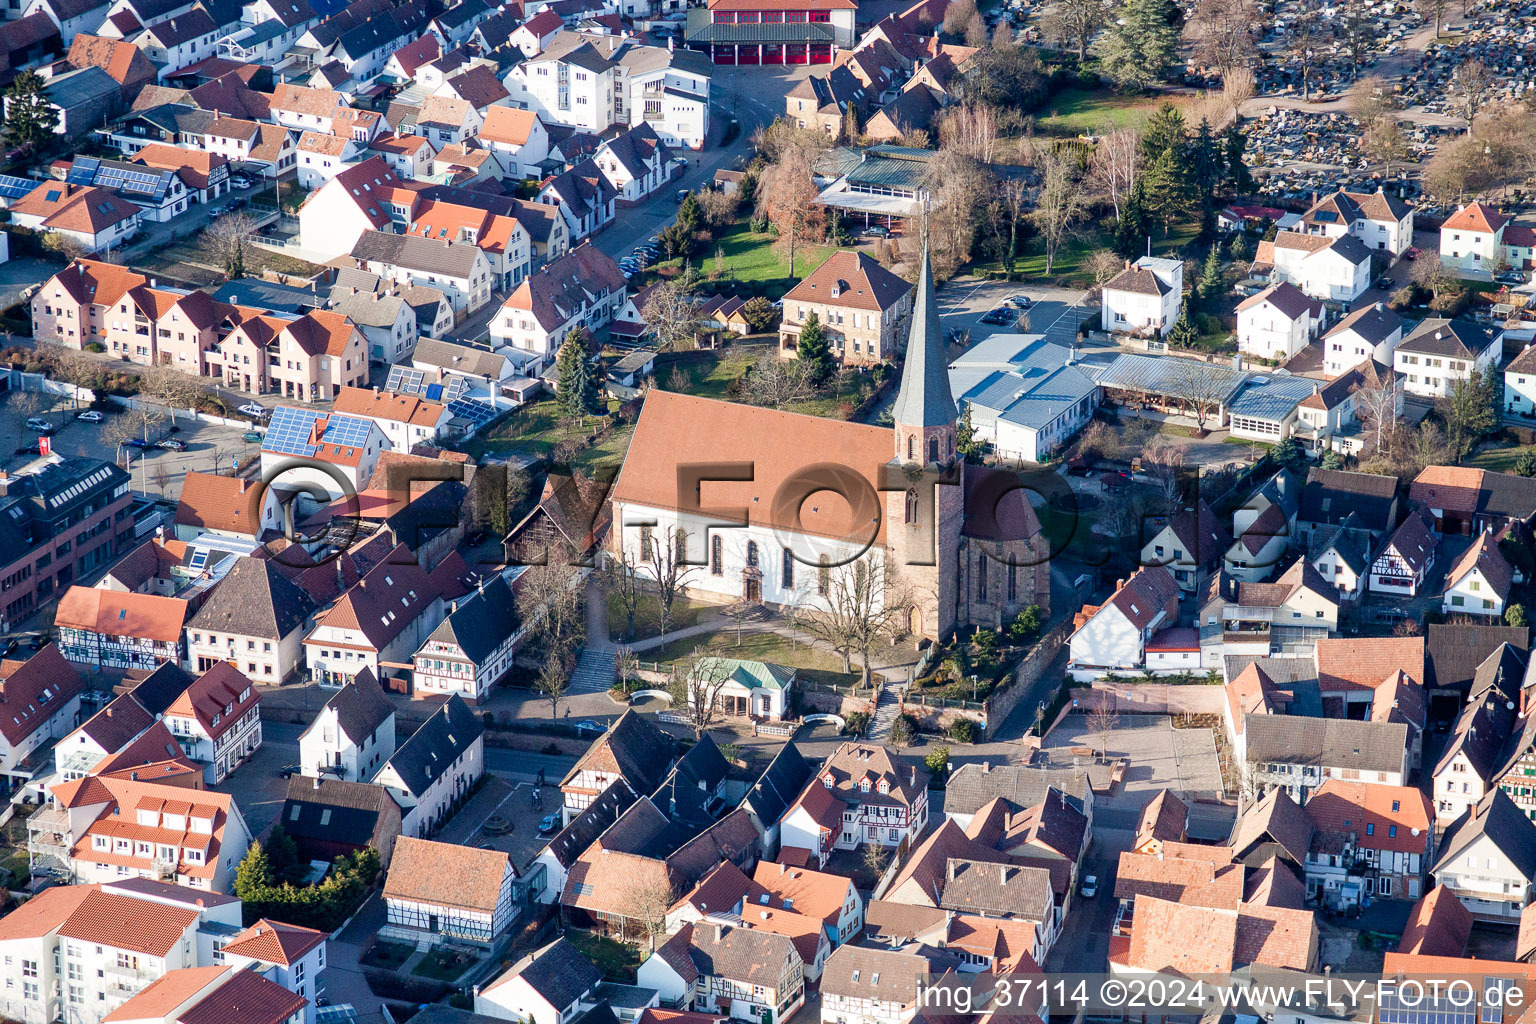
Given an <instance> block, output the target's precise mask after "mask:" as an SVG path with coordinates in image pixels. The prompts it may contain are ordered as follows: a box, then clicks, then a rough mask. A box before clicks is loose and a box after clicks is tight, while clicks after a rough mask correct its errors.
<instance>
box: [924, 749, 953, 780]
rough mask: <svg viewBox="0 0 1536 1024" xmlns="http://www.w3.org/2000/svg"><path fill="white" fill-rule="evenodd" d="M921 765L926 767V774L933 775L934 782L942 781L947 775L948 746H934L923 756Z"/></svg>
mask: <svg viewBox="0 0 1536 1024" xmlns="http://www.w3.org/2000/svg"><path fill="white" fill-rule="evenodd" d="M923 767H924V768H927V769H928V774H929V775H931V776H933V779H934V781H935V782H942V781H944V779H945V777H946V776H948V775H949V748H948V747H934V748H933V749H932V750H930V751H929V752H928V756H927V757H925V758H923Z"/></svg>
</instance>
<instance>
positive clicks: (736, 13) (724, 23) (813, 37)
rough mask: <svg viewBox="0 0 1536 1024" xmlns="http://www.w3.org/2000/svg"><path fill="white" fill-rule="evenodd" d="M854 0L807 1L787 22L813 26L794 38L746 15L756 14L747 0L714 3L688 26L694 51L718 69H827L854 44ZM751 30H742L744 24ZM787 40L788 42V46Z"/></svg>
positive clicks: (789, 14) (790, 12)
mask: <svg viewBox="0 0 1536 1024" xmlns="http://www.w3.org/2000/svg"><path fill="white" fill-rule="evenodd" d="M857 6H858V5H857V4H855V3H853V0H804V2H803V3H801V4H800V6H799V7H797V8H795V9H793V10H786V11H785V15H784V18H785V22H786V23H791V24H801V23H804V24H807V25H809V26H812V27H808V28H804V29H801V30H799V31H796V32H794V33H792V35H793V38H789V36H788V35H786V34H784V33H777V32H773V31H771V30H769V29H766V28H763V27H761V25H758V24H757V23H754V22H749V21H746V20H745V18H746V16H748V15H750V14H751V13H754V12H755V10H756V9H755V8H751V7H748V6H747V5H746V4H745V3H743V2H742V0H710V3H709V4H708V5H707V7H706V10H705V13H706V15H707V17H701V18H698V19H696V20H693V21H690V22H689V24H688V33H687V41H688V45H689V47H691V48H693V49H697V50H702V51H704V52H707V53H708V54H709V58H710V60H711V61H713V62H714V63H716V64H730V65H734V64H752V63H761V62H762V61H765V60H767V61H771V62H775V63H776V62H779V61H781V60H782V61H784V62H786V63H790V64H828V63H831V61H832V55H833V53H834V51H836V50H838V49H840V48H841V49H847V50H851V49H853V47H854V43H855V25H854V12H855V8H856V7H857ZM743 24H746V25H751V26H753V27H750V28H745V29H742V28H739V27H738V26H740V25H743ZM786 40H787V41H786Z"/></svg>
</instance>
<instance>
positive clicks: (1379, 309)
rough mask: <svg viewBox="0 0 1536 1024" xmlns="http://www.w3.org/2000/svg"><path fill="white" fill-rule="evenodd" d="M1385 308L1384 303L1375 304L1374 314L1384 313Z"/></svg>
mask: <svg viewBox="0 0 1536 1024" xmlns="http://www.w3.org/2000/svg"><path fill="white" fill-rule="evenodd" d="M1386 308H1387V304H1386V303H1385V302H1377V303H1376V312H1378V313H1382V312H1385V311H1386Z"/></svg>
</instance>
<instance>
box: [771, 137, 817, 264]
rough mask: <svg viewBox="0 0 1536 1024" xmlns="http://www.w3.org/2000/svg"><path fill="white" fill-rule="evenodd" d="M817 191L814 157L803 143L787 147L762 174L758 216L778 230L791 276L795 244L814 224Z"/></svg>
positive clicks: (778, 241)
mask: <svg viewBox="0 0 1536 1024" xmlns="http://www.w3.org/2000/svg"><path fill="white" fill-rule="evenodd" d="M816 194H817V190H816V182H815V181H814V180H813V179H812V177H811V164H810V161H809V160H808V159H807V157H806V154H805V151H804V150H803V149H801V148H799V147H795V148H790V149H786V150H785V151H784V153H783V155H781V156H780V157H779V159H778V160H777V161H775V162H774V163H772V164H770V165H768V167H766V168H764V169H763V173H762V174H761V175H760V176H759V177H758V184H757V210H758V216H760V217H762V218H764V219H766V220H767V221H768V222H769V223H770V224H772V225H773V226H774V228H775V229H776V230H777V231H778V233H779V237H778V239H777V240H776V241H775V242H774V245H775V246H776V247H777V248H778V249H779V250H780V251H781V252H783V253H784V255H785V258H786V259H787V260H788V263H789V276H790V277H793V276H794V274H795V248H796V246H797V245H799V243H800V241H801V240H802V238H803V237H804V235H805V233H806V231H807V229H808V228H809V226H810V220H811V216H812V210H813V207H812V202H813V201H814V200H815V198H816Z"/></svg>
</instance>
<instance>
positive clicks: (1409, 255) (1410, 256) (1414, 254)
mask: <svg viewBox="0 0 1536 1024" xmlns="http://www.w3.org/2000/svg"><path fill="white" fill-rule="evenodd" d="M1418 258H1419V248H1418V246H1414V247H1413V248H1412V249H1409V250H1408V251H1407V252H1405V253H1403V259H1405V260H1416V259H1418Z"/></svg>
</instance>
